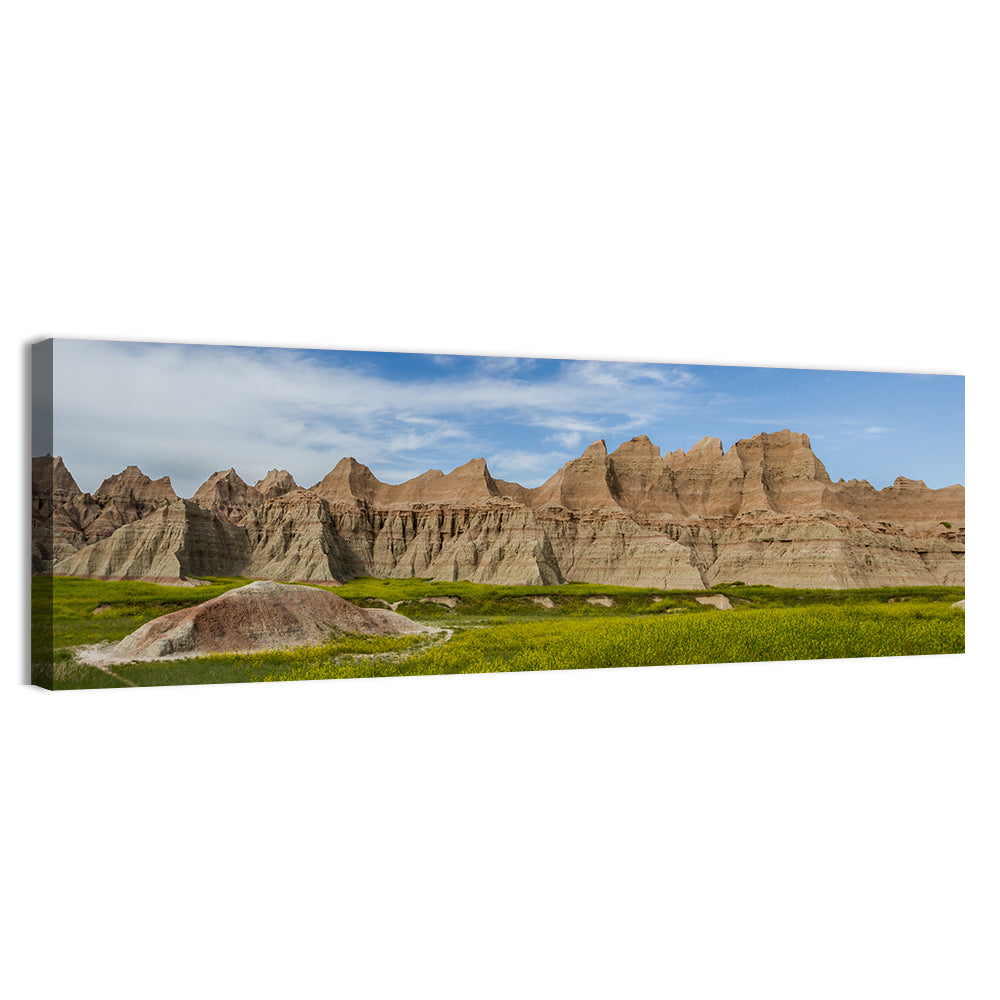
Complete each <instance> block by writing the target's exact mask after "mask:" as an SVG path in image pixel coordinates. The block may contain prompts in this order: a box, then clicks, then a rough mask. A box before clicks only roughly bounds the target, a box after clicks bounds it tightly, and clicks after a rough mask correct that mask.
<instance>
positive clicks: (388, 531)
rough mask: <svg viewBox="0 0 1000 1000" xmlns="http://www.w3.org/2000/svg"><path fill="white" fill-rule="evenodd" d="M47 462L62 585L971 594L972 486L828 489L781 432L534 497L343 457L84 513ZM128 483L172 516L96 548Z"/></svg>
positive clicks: (559, 476) (121, 532)
mask: <svg viewBox="0 0 1000 1000" xmlns="http://www.w3.org/2000/svg"><path fill="white" fill-rule="evenodd" d="M36 461H37V462H39V463H41V464H40V466H39V469H40V471H39V474H38V476H37V478H38V480H39V483H40V491H39V495H38V499H37V501H36V502H37V503H38V504H39V505H40V506H41V507H46V508H47V509H48V510H49V524H50V528H49V532H50V535H51V533H52V532H51V524H52V523H54V522H58V524H59V538H58V543H57V546H54V548H55V547H58V551H59V554H57V555H56V556H55V558H56V559H57V562H56V568H55V572H57V573H75V574H78V575H96V576H109V577H129V578H132V577H135V576H145V577H150V576H156V577H168V576H171V575H173V576H174V577H175V578H186V577H196V576H199V575H205V576H208V575H212V576H222V575H236V574H238V575H244V576H249V577H252V578H260V579H273V580H306V581H314V582H320V581H338V580H339V581H344V580H348V579H351V578H353V577H356V576H377V577H397V578H403V577H415V576H419V577H429V578H431V579H435V580H448V581H452V580H470V581H473V582H479V583H498V584H520V585H524V584H558V583H563V582H567V581H581V582H589V583H599V584H609V585H625V586H639V587H662V588H689V589H700V588H703V587H706V586H711V585H713V584H716V583H725V582H731V581H736V580H739V581H742V582H743V583H747V584H754V583H760V584H772V585H775V586H785V587H872V586H890V585H920V584H948V585H952V584H962V583H963V582H964V579H965V575H964V573H965V570H964V553H965V490H964V488H963V487H962V486H949V487H947V488H945V489H928V487H927V486H926V485H925V484H924V483H923V482H922V481H920V480H916V479H907V478H904V477H899V478H898V479H897V480H896V481H895V483H894V484H893V485H892V486H889V487H886V488H885V489H882V490H876V489H875V488H874V487H872V486H871V485H870V484H869V483H867V482H865V481H863V480H860V481H859V480H850V481H848V482H845V481H844V480H841V481H839V482H836V483H834V482H832V481H831V480H830V477H829V475H828V474H827V472H826V469H825V468H824V467H823V464H822V462H820V460H819V459H818V458H817V457H816V455H815V454H814V453H813V451H812V447H811V445H810V443H809V438H808V437H807V436H806V435H805V434H798V433H794V432H792V431H789V430H783V431H778V432H776V433H763V434H757V435H756V436H754V437H752V438H747V439H744V440H741V441H737V442H736V443H735V444H733V445H731V446H730V447H729V448H728V449H724V448H723V445H722V442H721V441H720V440H719V439H718V438H713V437H705V438H702V439H701V440H700V441H698V442H697V443H696V444H694V445H693V446H692V447H690V448H688V449H687V450H684V449H677V450H674V451H669V452H665V453H663V452H661V450H660V448H659V447H657V446H656V445H654V444H653V443H652V442H651V441H650V440H649V438H648V437H646V436H644V435H642V436H639V437H635V438H633V439H632V440H631V441H626V442H625V443H624V444H622V445H620V446H619V447H618V448H617V449H616V450H615V451H613V452H611V453H610V454H609V452H608V450H607V447H606V445H605V443H604V441H596V442H594V443H593V444H592V445H590V447H588V448H587V449H586V450H585V451H584V453H583V454H582V455H581V456H580V457H579V458H576V459H573V460H572V461H570V462H567V463H566V465H564V466H563V467H562V468H561V469H559V470H558V471H557V472H556V473H555V474H554V475H553V476H551V477H550V478H549V479H548V480H547V481H546V482H544V483H543V484H542V485H541V486H537V487H533V488H526V487H523V486H520V485H518V484H517V483H510V482H505V481H504V480H500V479H494V478H493V476H492V475H491V474H490V471H489V469H488V468H487V465H486V462H485V460H484V459H482V458H477V459H473V460H472V461H471V462H468V463H466V464H465V465H462V466H459V467H458V468H457V469H454V470H453V471H452V472H449V473H447V474H445V473H443V472H441V471H439V470H431V471H429V472H426V473H424V474H423V475H421V476H418V477H416V478H415V479H411V480H410V481H409V482H406V483H402V484H399V485H391V484H388V483H383V482H381V481H379V480H378V479H377V478H376V477H375V476H374V475H373V474H372V472H371V470H370V469H368V468H367V467H366V466H364V465H362V464H361V463H359V462H358V461H356V460H355V459H353V458H344V459H342V460H341V461H340V462H338V463H337V465H336V466H335V468H334V469H333V470H332V471H331V472H330V473H329V474H328V475H327V476H326V477H324V478H323V479H322V480H321V481H320V482H318V483H317V484H316V485H315V486H313V487H312V488H311V489H302V488H300V487H298V486H296V485H295V481H294V479H292V477H291V475H290V474H289V473H287V472H283V471H282V472H279V471H278V470H272V471H271V472H269V473H268V474H267V476H266V477H265V478H264V479H263V480H261V481H259V482H258V483H257V485H256V487H251V486H247V484H246V483H245V482H244V481H243V480H242V479H241V478H240V477H239V476H238V475H237V474H236V472H235V470H233V469H229V470H227V471H226V472H218V473H215V474H214V475H213V476H212V477H210V479H209V480H208V481H207V482H206V483H205V484H204V485H203V486H202V487H200V488H199V490H198V492H197V493H196V494H195V496H194V497H193V499H192V501H179V502H169V501H168V495H167V493H166V489H169V482H168V481H166V480H158V481H157V482H155V483H154V482H152V481H151V480H148V479H147V478H146V477H145V476H143V475H142V474H141V473H139V472H138V470H137V469H134V468H131V467H130V469H127V470H125V472H124V473H121V474H120V476H119V477H112V479H113V480H115V488H114V490H108V491H105V490H104V486H102V488H101V490H99V491H98V492H97V493H95V495H94V497H93V498H90V497H88V496H87V495H86V494H82V493H80V491H79V489H78V488H77V487H76V484H75V482H73V479H72V476H70V475H69V472H68V471H67V470H66V469H65V466H63V465H62V462H61V461H60V460H58V459H56V460H53V459H52V458H51V457H47V458H46V459H45V460H44V461H43V460H36ZM140 477H141V478H140ZM33 478H36V477H34V476H33ZM108 482H110V480H109V481H108ZM127 484H128V489H129V491H130V494H129V495H130V496H131V497H132V498H133V499H132V501H130V502H131V503H132V504H133V505H135V504H138V503H140V502H145V501H146V500H148V502H151V503H154V504H161V505H162V504H168V506H161V507H158V508H157V509H155V510H154V511H153V513H152V514H149V515H147V516H146V517H142V518H140V519H139V520H137V521H134V522H131V523H124V524H122V525H121V526H119V527H117V529H116V530H114V532H113V533H112V534H111V535H110V536H109V537H107V538H104V539H101V538H96V537H88V536H87V533H86V531H85V530H78V526H79V524H80V523H82V522H86V521H87V518H88V517H89V518H90V521H89V522H87V523H95V521H97V520H99V517H100V514H101V512H102V510H103V509H104V508H106V507H107V506H108V505H109V504H110V503H111V502H112V500H113V496H112V494H113V493H114V494H115V495H117V493H119V492H122V491H124V490H125V487H126V485H127ZM163 484H166V489H165V488H164V485H163ZM171 492H172V491H171ZM101 504H104V508H102V507H101ZM92 507H93V508H94V509H93V510H92V509H91V508H92ZM95 510H96V511H97V513H95V512H94V511H95ZM53 511H58V512H59V513H58V517H57V516H55V515H54V514H53ZM198 512H200V513H198ZM147 522H148V523H147ZM168 528H169V530H168ZM182 537H183V538H184V539H186V540H187V541H185V542H184V544H183V545H182V544H181V538H182ZM193 553H197V555H194V554H193ZM40 561H41V560H40Z"/></svg>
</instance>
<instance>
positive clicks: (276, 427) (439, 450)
mask: <svg viewBox="0 0 1000 1000" xmlns="http://www.w3.org/2000/svg"><path fill="white" fill-rule="evenodd" d="M342 359H343V360H342ZM435 360H437V361H438V362H439V363H438V364H437V365H435V369H436V371H435V372H434V373H433V374H432V375H430V376H424V377H400V376H395V377H389V376H387V375H386V374H384V373H383V372H382V371H381V370H380V369H379V367H378V366H377V364H375V363H373V362H371V361H370V360H369V361H367V362H365V363H364V364H353V365H352V364H350V363H349V361H348V360H347V359H346V358H345V357H344V356H343V355H336V354H330V355H324V356H323V357H322V358H318V357H317V355H316V352H302V351H292V350H284V351H282V350H265V349H250V348H247V349H239V348H213V347H195V346H192V345H170V344H128V343H116V342H100V341H96V342H95V341H60V342H58V343H57V345H56V373H55V378H56V384H57V392H56V408H55V409H56V412H55V416H56V446H57V450H61V451H62V452H64V457H65V458H66V460H67V462H68V463H70V468H71V469H72V471H73V472H74V475H76V476H77V477H78V479H79V480H80V482H81V485H82V486H83V488H84V489H94V488H95V487H96V486H97V485H98V484H99V483H100V481H101V480H102V479H103V478H104V477H105V476H107V475H110V474H111V473H113V472H118V471H120V470H121V469H122V468H124V466H125V465H127V464H131V463H136V464H139V465H140V466H141V467H142V468H143V470H144V471H145V472H147V474H149V475H151V476H160V475H170V476H171V477H173V480H174V484H175V488H176V489H177V490H178V492H180V493H181V494H182V495H188V496H189V495H191V493H193V492H194V490H195V489H196V488H197V486H198V485H199V484H200V483H201V482H202V481H204V479H205V478H207V476H208V475H210V474H211V473H212V472H214V471H216V469H218V468H220V467H228V466H229V465H234V466H235V467H236V469H237V471H238V472H239V473H240V474H241V475H242V476H243V477H244V478H246V479H247V480H248V481H251V482H252V481H254V480H255V479H256V478H259V477H261V476H263V475H264V473H265V472H266V471H267V470H268V469H270V468H272V467H279V468H287V469H288V470H289V471H290V472H291V473H292V474H293V476H295V478H296V480H297V481H298V482H300V483H301V484H302V485H312V484H313V483H315V482H317V481H318V480H319V479H321V478H322V477H323V476H324V475H325V474H326V473H327V472H328V471H329V470H330V469H331V468H332V467H333V465H334V464H335V463H336V462H337V461H338V460H339V459H340V458H342V457H343V456H345V455H352V456H354V457H356V458H357V459H358V460H359V461H362V462H365V463H366V464H369V465H371V466H372V468H373V471H375V472H376V475H382V476H389V475H390V474H391V473H392V471H394V470H398V469H407V470H409V469H411V468H418V469H420V471H422V470H423V469H424V468H426V467H427V464H428V463H429V462H437V463H440V464H441V465H442V467H443V466H444V465H446V464H447V463H448V461H453V462H454V465H459V464H462V462H464V461H466V460H467V459H468V458H469V457H471V456H472V455H473V454H482V453H483V452H486V451H488V450H490V449H493V454H494V455H495V458H494V461H495V462H496V463H498V465H499V466H500V467H499V468H498V469H497V470H495V471H496V474H497V475H501V476H504V475H508V476H509V475H512V474H514V473H515V472H525V471H531V472H536V473H538V474H542V473H544V474H546V475H548V474H551V472H552V471H554V468H555V467H557V466H553V464H552V463H553V462H557V464H561V463H562V462H564V461H566V460H567V459H568V457H571V456H568V455H567V452H568V451H572V450H573V449H575V448H577V447H578V446H579V445H580V444H582V443H584V442H585V440H586V439H587V438H589V439H590V440H593V439H595V438H597V437H600V436H602V435H606V434H608V433H609V432H610V433H613V432H616V431H617V430H618V429H621V430H622V431H623V432H629V431H630V430H631V429H632V428H635V427H643V426H644V423H645V422H646V421H647V420H648V415H649V414H650V413H662V412H665V411H669V410H673V409H677V408H679V407H692V406H693V405H694V404H695V401H696V397H697V395H698V391H697V379H695V378H694V377H693V376H692V375H691V374H690V373H689V372H687V371H685V370H681V369H674V368H671V367H670V366H662V365H642V364H626V363H623V364H614V363H610V362H561V363H558V364H553V363H546V364H545V370H544V373H543V372H542V371H541V370H540V369H541V364H540V363H539V362H538V361H536V360H534V359H522V358H485V359H484V358H477V359H463V358H456V359H453V360H446V359H445V358H443V357H442V358H439V359H435ZM533 427H534V428H540V429H545V430H547V431H548V433H547V434H544V435H539V436H538V437H537V438H536V439H535V440H536V441H537V443H538V445H539V447H537V448H534V447H533V446H532V445H531V443H530V442H531V439H532V438H531V428H533ZM586 443H589V441H587V442H586ZM545 444H548V445H549V447H544V445H545ZM553 444H555V445H557V446H558V451H553V450H552V449H551V445H553ZM452 448H454V449H455V450H452ZM454 465H453V466H452V467H454ZM491 467H492V466H491Z"/></svg>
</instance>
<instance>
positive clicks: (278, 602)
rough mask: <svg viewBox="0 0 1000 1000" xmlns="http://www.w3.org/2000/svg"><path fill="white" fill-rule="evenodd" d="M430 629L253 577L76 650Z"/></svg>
mask: <svg viewBox="0 0 1000 1000" xmlns="http://www.w3.org/2000/svg"><path fill="white" fill-rule="evenodd" d="M335 631H336V632H348V633H354V634H358V635H390V636H403V635H430V634H432V633H435V632H439V631H440V629H435V628H428V627H427V626H425V625H420V624H418V623H417V622H415V621H411V620H410V619H409V618H406V617H404V616H403V615H399V614H396V613H394V612H392V611H384V610H382V609H381V608H359V607H356V606H355V605H353V604H351V603H349V602H348V601H345V600H344V599H343V598H342V597H338V596H337V595H336V594H331V593H330V592H329V591H327V590H318V589H316V588H314V587H299V586H293V585H290V584H285V583H273V582H270V581H258V582H256V583H251V584H248V585H247V586H245V587H238V588H236V589H235V590H230V591H227V592H226V593H225V594H222V595H220V596H219V597H215V598H212V600H210V601H205V602H204V603H203V604H199V605H197V606H196V607H193V608H183V609H181V610H180V611H173V612H171V613H170V614H168V615H162V616H161V617H159V618H154V619H153V620H152V621H150V622H146V624H145V625H142V626H140V627H139V628H138V629H136V630H135V631H134V632H132V633H131V634H130V635H127V636H126V637H125V638H124V639H122V640H121V641H120V642H118V643H115V644H114V645H112V646H110V647H108V646H105V647H102V648H91V649H90V650H87V651H84V652H83V653H82V658H83V659H84V660H85V661H87V662H92V663H94V662H96V663H127V662H128V661H130V660H152V659H160V658H170V659H174V658H178V657H184V656H203V655H205V654H206V653H229V652H253V651H255V650H261V649H288V648H292V647H295V646H312V645H315V644H316V643H319V642H323V641H325V640H326V639H328V638H329V637H330V634H331V632H335Z"/></svg>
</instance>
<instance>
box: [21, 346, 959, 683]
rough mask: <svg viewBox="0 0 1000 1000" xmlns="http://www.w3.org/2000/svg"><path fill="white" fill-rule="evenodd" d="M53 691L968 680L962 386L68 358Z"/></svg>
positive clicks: (39, 356) (36, 536) (920, 380)
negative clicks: (599, 674)
mask: <svg viewBox="0 0 1000 1000" xmlns="http://www.w3.org/2000/svg"><path fill="white" fill-rule="evenodd" d="M32 393H33V396H32V455H33V458H32V472H31V489H32V502H31V517H32V522H31V570H32V644H31V656H32V680H33V682H34V683H36V684H39V685H41V686H43V687H47V688H54V689H67V688H96V687H130V686H148V685H164V684H202V683H220V682H246V681H270V680H318V679H327V678H359V677H396V676H408V675H420V674H445V673H447V674H460V673H474V672H490V671H528V670H556V669H578V668H618V667H638V666H666V665H672V664H693V663H748V662H753V661H761V660H785V659H804V660H807V659H820V658H831V657H872V656H901V655H904V656H905V655H916V654H929V653H961V652H963V651H964V645H965V610H964V608H965V604H964V599H965V591H964V582H965V576H964V556H965V489H964V486H963V485H962V484H963V481H964V379H963V378H962V377H961V376H957V375H944V374H941V375H934V374H906V373H885V372H858V371H825V370H816V371H811V370H795V369H780V368H753V367H735V366H733V367H727V366H703V365H692V364H667V363H659V362H657V363H652V362H651V363H639V362H633V361H630V362H621V361H606V360H558V359H542V358H508V357H479V356H465V355H463V356H452V355H446V356H441V355H430V354H403V353H390V352H377V351H370V352H369V351H345V350H295V349H289V348H259V347H230V346H221V347H220V346H209V345H191V344H155V343H126V342H113V341H88V340H70V339H65V340H63V339H59V340H46V341H43V342H40V343H38V344H36V345H34V347H33V367H32Z"/></svg>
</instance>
